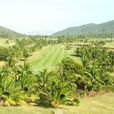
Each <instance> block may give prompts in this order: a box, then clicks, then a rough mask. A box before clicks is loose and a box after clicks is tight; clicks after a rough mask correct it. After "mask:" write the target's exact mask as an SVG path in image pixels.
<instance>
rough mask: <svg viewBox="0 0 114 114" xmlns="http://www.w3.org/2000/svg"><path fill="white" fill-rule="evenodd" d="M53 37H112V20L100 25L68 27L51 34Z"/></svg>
mask: <svg viewBox="0 0 114 114" xmlns="http://www.w3.org/2000/svg"><path fill="white" fill-rule="evenodd" d="M53 35H54V36H61V35H64V36H79V35H83V36H84V37H85V36H86V37H114V20H112V21H109V22H105V23H101V24H94V23H90V24H86V25H81V26H77V27H70V28H67V29H64V30H62V31H59V32H57V33H54V34H53Z"/></svg>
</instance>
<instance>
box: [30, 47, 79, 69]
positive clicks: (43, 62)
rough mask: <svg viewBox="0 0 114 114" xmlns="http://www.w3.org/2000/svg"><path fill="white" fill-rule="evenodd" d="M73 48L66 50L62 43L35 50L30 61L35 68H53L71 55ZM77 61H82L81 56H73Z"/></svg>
mask: <svg viewBox="0 0 114 114" xmlns="http://www.w3.org/2000/svg"><path fill="white" fill-rule="evenodd" d="M72 53H73V50H66V49H65V48H64V46H62V45H55V46H47V47H44V48H43V49H42V50H40V51H38V52H35V53H34V54H33V56H31V57H30V58H29V59H28V61H29V63H30V64H31V65H32V67H33V69H35V70H42V69H44V68H47V69H48V70H51V69H53V68H54V67H55V66H56V65H57V64H58V63H59V62H61V60H62V59H63V58H65V57H70V56H71V54H72ZM72 58H74V59H75V61H76V62H78V63H80V62H81V61H80V58H78V57H73V56H72Z"/></svg>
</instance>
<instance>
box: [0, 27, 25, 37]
mask: <svg viewBox="0 0 114 114" xmlns="http://www.w3.org/2000/svg"><path fill="white" fill-rule="evenodd" d="M21 36H23V34H20V33H17V32H15V31H13V30H10V29H8V28H5V27H2V26H0V38H17V37H21Z"/></svg>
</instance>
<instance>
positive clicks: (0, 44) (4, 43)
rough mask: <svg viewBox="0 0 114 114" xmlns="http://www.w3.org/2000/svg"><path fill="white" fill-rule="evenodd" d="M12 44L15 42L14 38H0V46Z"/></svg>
mask: <svg viewBox="0 0 114 114" xmlns="http://www.w3.org/2000/svg"><path fill="white" fill-rule="evenodd" d="M6 40H8V41H9V44H7V43H6ZM14 44H15V41H14V40H9V39H3V38H0V47H8V46H12V45H14Z"/></svg>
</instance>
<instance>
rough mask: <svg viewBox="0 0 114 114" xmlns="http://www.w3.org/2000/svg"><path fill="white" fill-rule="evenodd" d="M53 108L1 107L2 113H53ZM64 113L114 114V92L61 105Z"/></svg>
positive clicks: (0, 112) (0, 111)
mask: <svg viewBox="0 0 114 114" xmlns="http://www.w3.org/2000/svg"><path fill="white" fill-rule="evenodd" d="M53 110H54V109H51V108H43V107H38V106H22V107H0V114H53ZM61 110H62V111H63V114H114V93H106V94H104V95H99V96H96V97H86V98H83V99H81V103H80V105H79V106H61Z"/></svg>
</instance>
